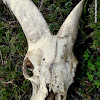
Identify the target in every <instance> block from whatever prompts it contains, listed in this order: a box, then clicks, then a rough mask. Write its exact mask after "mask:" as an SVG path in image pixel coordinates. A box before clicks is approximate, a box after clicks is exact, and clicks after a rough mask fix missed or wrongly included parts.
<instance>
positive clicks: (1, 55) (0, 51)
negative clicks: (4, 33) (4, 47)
mask: <svg viewBox="0 0 100 100" xmlns="http://www.w3.org/2000/svg"><path fill="white" fill-rule="evenodd" d="M0 55H1V61H2V65H4V61H3V58H2V54H1V50H0Z"/></svg>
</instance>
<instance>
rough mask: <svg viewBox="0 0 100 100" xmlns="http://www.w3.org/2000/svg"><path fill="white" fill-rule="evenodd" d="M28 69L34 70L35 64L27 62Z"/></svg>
mask: <svg viewBox="0 0 100 100" xmlns="http://www.w3.org/2000/svg"><path fill="white" fill-rule="evenodd" d="M26 67H27V68H30V69H34V66H33V64H32V63H31V62H30V61H29V60H27V61H26Z"/></svg>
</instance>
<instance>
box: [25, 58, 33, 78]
mask: <svg viewBox="0 0 100 100" xmlns="http://www.w3.org/2000/svg"><path fill="white" fill-rule="evenodd" d="M33 70H34V65H33V64H32V63H31V61H30V60H29V59H28V58H26V59H25V60H24V63H23V72H24V75H25V76H26V77H28V78H29V77H32V76H33Z"/></svg>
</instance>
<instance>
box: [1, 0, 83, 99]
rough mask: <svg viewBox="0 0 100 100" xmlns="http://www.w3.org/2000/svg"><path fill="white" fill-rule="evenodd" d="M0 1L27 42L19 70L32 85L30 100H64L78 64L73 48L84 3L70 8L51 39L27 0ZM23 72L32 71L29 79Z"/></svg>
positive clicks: (47, 29)
mask: <svg viewBox="0 0 100 100" xmlns="http://www.w3.org/2000/svg"><path fill="white" fill-rule="evenodd" d="M3 1H4V3H5V4H6V5H7V6H8V7H9V8H10V9H11V10H12V12H13V13H14V14H15V16H16V18H17V19H18V21H19V23H20V24H21V26H22V28H23V31H24V33H25V35H26V38H27V41H28V51H27V54H26V56H25V59H24V62H23V68H22V69H23V75H24V76H25V78H26V79H28V80H30V81H31V83H32V87H33V92H32V97H31V100H45V99H46V100H66V95H67V90H68V88H69V86H70V85H71V84H72V82H73V78H74V76H75V70H76V66H77V63H78V61H77V59H76V58H75V56H74V54H73V45H74V42H75V40H76V37H77V31H78V29H77V26H78V23H79V18H80V16H81V13H82V9H83V4H84V0H81V1H80V2H79V4H78V5H77V6H76V7H75V8H74V10H73V11H72V12H71V13H70V15H69V16H68V17H67V19H66V20H65V22H64V23H63V25H62V26H61V28H60V30H59V32H58V34H57V35H55V36H53V35H51V34H50V30H49V28H48V25H47V23H46V21H45V20H44V18H43V16H42V15H41V13H40V12H39V10H38V9H37V7H36V6H35V5H34V4H33V2H32V1H31V0H3ZM27 68H30V70H31V71H32V73H33V75H32V77H30V76H29V75H28V74H27V71H26V69H27ZM54 98H55V99H54Z"/></svg>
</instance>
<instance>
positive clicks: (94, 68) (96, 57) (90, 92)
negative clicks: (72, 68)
mask: <svg viewBox="0 0 100 100" xmlns="http://www.w3.org/2000/svg"><path fill="white" fill-rule="evenodd" d="M79 1H80V0H74V1H73V0H44V2H43V3H41V1H39V0H34V3H35V4H36V5H37V6H38V8H40V10H41V12H42V14H43V15H45V16H44V17H45V19H46V21H47V22H48V24H49V27H50V30H51V32H52V33H53V34H56V33H57V32H58V30H59V28H60V27H61V25H62V23H63V21H64V20H65V18H66V17H67V15H68V14H69V13H70V11H71V10H72V9H73V7H74V6H75V5H76V4H77V3H78V2H79ZM41 4H42V5H41ZM94 14H95V12H94V1H93V0H90V1H89V0H88V1H86V3H85V6H84V12H83V15H82V18H81V21H80V26H79V34H78V38H77V40H76V43H75V45H74V53H75V56H76V58H77V59H78V61H79V64H78V67H77V71H76V76H75V82H74V83H73V84H72V85H71V86H70V88H69V91H68V100H99V99H100V1H99V0H98V16H97V17H98V22H97V23H94ZM26 51H27V41H26V38H25V36H24V33H23V31H22V28H21V26H20V25H19V23H18V21H17V20H16V18H15V17H14V15H13V13H12V12H11V11H10V10H9V9H8V8H7V7H6V6H5V5H4V4H3V3H2V2H1V1H0V100H29V98H30V96H31V92H32V89H31V83H30V82H29V81H28V80H26V79H25V78H24V77H23V75H22V70H21V69H22V68H21V67H22V63H23V59H24V56H25V53H26Z"/></svg>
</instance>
